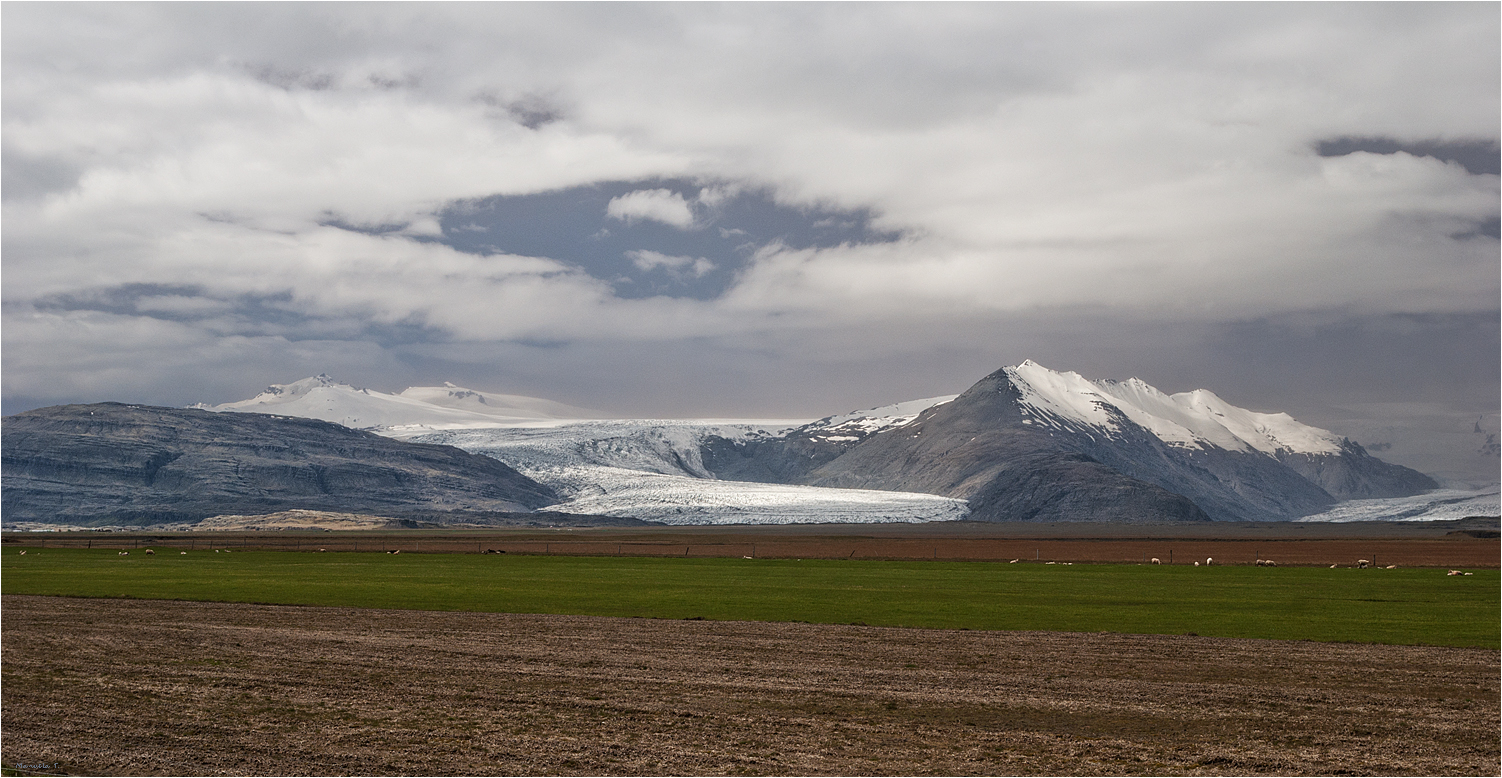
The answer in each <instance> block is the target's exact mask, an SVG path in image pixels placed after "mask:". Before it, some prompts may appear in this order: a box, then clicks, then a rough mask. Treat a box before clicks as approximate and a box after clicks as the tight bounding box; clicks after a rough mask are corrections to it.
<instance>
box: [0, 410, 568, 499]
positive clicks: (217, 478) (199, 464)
mask: <svg viewBox="0 0 1502 778" xmlns="http://www.w3.org/2000/svg"><path fill="white" fill-rule="evenodd" d="M0 434H3V439H4V442H3V446H0V461H3V468H0V472H3V480H4V488H3V510H4V515H5V520H6V521H7V522H8V523H13V522H17V521H36V522H44V523H57V522H58V521H62V520H65V519H66V520H68V521H69V522H70V523H76V524H90V523H93V524H101V523H103V524H157V523H162V522H169V521H179V522H180V521H196V520H198V519H203V518H207V517H210V516H215V515H221V514H230V513H239V514H258V513H271V512H275V511H280V510H288V509H322V510H342V511H358V512H366V513H379V514H381V515H386V516H395V517H402V516H406V515H408V514H423V515H431V514H435V513H438V514H441V513H445V512H448V513H452V512H470V513H481V514H511V513H530V512H532V511H534V510H536V509H538V508H542V507H545V506H547V505H550V504H552V503H553V502H556V500H557V495H556V494H555V493H554V492H553V491H552V489H550V488H549V487H546V486H544V485H542V484H540V483H537V482H536V481H533V480H532V479H530V478H527V477H526V476H523V475H522V474H520V473H518V472H516V471H515V470H514V469H512V468H511V467H509V466H507V465H505V464H504V463H502V462H500V461H499V460H496V459H492V458H489V457H484V456H480V455H477V454H471V453H468V452H465V451H462V450H460V449H457V448H453V447H451V446H436V445H427V444H418V443H406V442H402V441H397V440H393V439H391V438H388V437H382V436H379V435H375V434H372V433H369V432H364V431H360V430H355V429H351V428H348V427H345V426H343V425H339V424H334V423H330V422H325V421H321V420H317V419H306V418H298V417H291V416H272V415H266V414H248V413H247V414H216V413H210V412H207V411H202V410H197V409H182V408H159V407H153V406H146V405H126V404H121V403H97V404H93V405H62V406H52V407H50V408H40V409H37V410H33V411H27V412H24V413H19V414H15V415H13V416H7V417H5V421H4V425H3V426H0Z"/></svg>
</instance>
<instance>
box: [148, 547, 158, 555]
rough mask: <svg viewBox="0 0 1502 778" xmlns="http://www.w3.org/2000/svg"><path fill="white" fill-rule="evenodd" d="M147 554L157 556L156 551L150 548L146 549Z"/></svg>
mask: <svg viewBox="0 0 1502 778" xmlns="http://www.w3.org/2000/svg"><path fill="white" fill-rule="evenodd" d="M146 556H156V552H155V551H152V550H151V549H149V548H148V549H146Z"/></svg>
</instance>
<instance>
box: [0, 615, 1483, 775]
mask: <svg viewBox="0 0 1502 778" xmlns="http://www.w3.org/2000/svg"><path fill="white" fill-rule="evenodd" d="M0 626H3V629H4V654H3V670H4V696H3V703H0V704H3V728H4V734H5V739H4V754H3V758H4V762H5V765H6V766H7V767H13V766H15V765H26V766H27V769H30V770H33V771H40V772H49V773H74V774H77V773H87V774H94V775H108V774H133V775H210V774H241V775H259V774H279V775H345V774H360V775H441V774H470V775H499V774H590V775H631V774H664V775H665V774H694V775H714V774H739V773H750V774H794V775H816V774H850V775H855V774H871V775H878V774H898V775H919V774H1019V773H1021V774H1078V775H1089V774H1155V775H1167V774H1233V775H1252V774H1285V775H1286V774H1326V775H1332V774H1380V775H1398V774H1417V775H1441V774H1465V775H1497V774H1499V772H1502V761H1499V759H1502V757H1499V748H1498V736H1497V733H1498V727H1499V717H1498V705H1499V689H1498V678H1499V666H1498V654H1497V652H1495V651H1489V650H1479V649H1450V648H1432V647H1415V646H1377V645H1345V644H1322V643H1310V642H1279V641H1263V640H1232V639H1218V638H1196V637H1184V636H1139V635H1115V634H1070V633H1037V632H971V631H946V630H917V629H893V628H876V627H858V626H816V625H808V624H765V623H746V622H702V621H656V620H643V619H610V618H592V617H571V616H534V615H505V614H477V613H426V612H408V611H373V610H357V609H344V608H299V607H285V606H257V605H233V604H217V603H185V602H159V601H128V600H88V599H65V598H50V597H22V596H14V595H12V596H6V597H5V598H4V600H3V611H0Z"/></svg>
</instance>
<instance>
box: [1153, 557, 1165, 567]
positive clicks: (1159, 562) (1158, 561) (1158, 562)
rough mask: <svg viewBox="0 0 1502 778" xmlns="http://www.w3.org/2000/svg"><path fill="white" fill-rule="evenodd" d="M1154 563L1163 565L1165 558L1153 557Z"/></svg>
mask: <svg viewBox="0 0 1502 778" xmlns="http://www.w3.org/2000/svg"><path fill="white" fill-rule="evenodd" d="M1153 564H1155V565H1161V564H1163V560H1161V559H1159V558H1157V557H1153Z"/></svg>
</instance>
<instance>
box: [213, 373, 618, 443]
mask: <svg viewBox="0 0 1502 778" xmlns="http://www.w3.org/2000/svg"><path fill="white" fill-rule="evenodd" d="M193 407H194V408H199V409H202V410H207V411H239V412H245V413H270V414H276V415H280V416H300V417H303V418H308V419H322V420H323V421H331V422H334V423H335V424H342V425H344V426H346V427H354V428H356V429H370V430H389V429H403V430H405V431H407V432H409V433H413V432H417V431H420V430H433V429H456V428H468V427H477V426H479V427H484V426H505V425H512V424H530V423H536V422H546V421H552V420H557V419H590V418H598V417H600V416H601V415H602V414H600V413H598V412H595V411H589V410H585V409H583V408H575V407H572V406H568V405H564V404H563V403H557V402H553V401H552V400H543V399H539V398H537V397H523V396H520V395H511V394H491V393H486V392H476V391H474V390H471V389H465V388H464V387H461V386H454V385H453V384H450V383H445V384H444V385H443V386H414V387H410V388H408V389H405V390H403V391H402V392H401V393H399V394H387V393H385V392H377V391H374V390H370V389H361V388H359V387H355V386H350V385H349V384H345V383H340V382H338V381H335V380H334V379H333V378H330V377H329V376H328V375H325V374H319V375H316V376H313V377H311V378H304V379H302V380H301V381H293V382H292V383H290V384H272V385H271V386H268V387H266V389H265V390H263V391H262V392H261V393H260V394H258V395H256V396H255V397H252V398H250V399H249V400H241V401H239V402H231V403H224V404H221V405H205V404H203V403H199V404H197V405H194V406H193Z"/></svg>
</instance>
